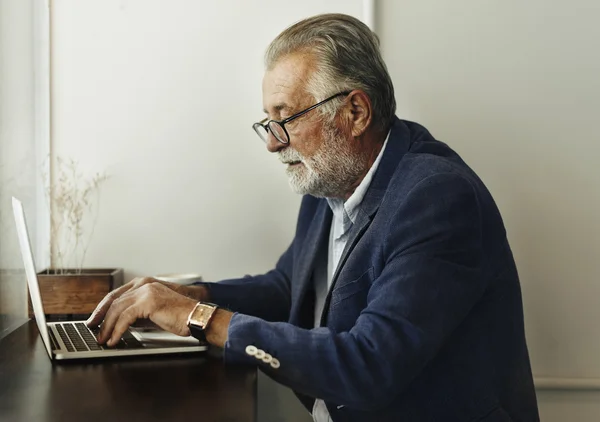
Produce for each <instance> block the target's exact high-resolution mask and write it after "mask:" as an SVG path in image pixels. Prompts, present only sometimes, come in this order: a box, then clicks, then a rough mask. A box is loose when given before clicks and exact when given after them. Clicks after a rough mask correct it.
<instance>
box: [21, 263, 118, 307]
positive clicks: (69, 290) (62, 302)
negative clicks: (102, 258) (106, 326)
mask: <svg viewBox="0 0 600 422" xmlns="http://www.w3.org/2000/svg"><path fill="white" fill-rule="evenodd" d="M65 272H66V273H67V274H56V273H55V271H54V270H52V269H47V270H44V271H42V272H40V273H38V280H39V283H40V293H41V296H42V304H43V306H44V313H45V314H46V315H47V316H48V317H50V318H52V317H53V316H54V317H63V316H65V317H68V316H78V317H82V316H85V315H89V314H91V313H92V311H93V310H94V309H95V308H96V305H98V302H100V301H101V300H102V298H103V297H104V296H106V294H107V293H108V292H110V291H111V290H113V289H115V288H117V287H119V286H121V285H122V284H123V269H122V268H91V269H89V268H85V269H83V271H82V273H81V274H76V273H75V270H71V269H67V270H65ZM28 297H29V295H28ZM28 301H29V305H28V306H29V307H28V309H29V317H33V309H32V307H31V299H29V300H28Z"/></svg>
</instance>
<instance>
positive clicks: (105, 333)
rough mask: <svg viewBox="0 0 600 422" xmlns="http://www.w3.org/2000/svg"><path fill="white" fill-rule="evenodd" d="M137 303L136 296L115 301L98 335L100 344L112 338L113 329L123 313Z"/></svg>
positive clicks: (128, 296)
mask: <svg viewBox="0 0 600 422" xmlns="http://www.w3.org/2000/svg"><path fill="white" fill-rule="evenodd" d="M134 302H135V295H129V294H128V295H123V296H121V297H120V298H118V299H117V300H115V301H114V302H113V303H112V304H111V306H110V308H109V309H108V311H107V312H106V316H105V317H104V322H103V323H102V326H101V327H100V332H99V333H98V337H97V340H98V343H100V344H103V343H106V340H108V339H109V338H111V336H112V332H113V329H114V327H115V324H116V323H117V320H118V319H119V316H120V315H121V313H122V312H123V311H124V310H125V309H127V308H128V307H129V306H131V304H133V303H134Z"/></svg>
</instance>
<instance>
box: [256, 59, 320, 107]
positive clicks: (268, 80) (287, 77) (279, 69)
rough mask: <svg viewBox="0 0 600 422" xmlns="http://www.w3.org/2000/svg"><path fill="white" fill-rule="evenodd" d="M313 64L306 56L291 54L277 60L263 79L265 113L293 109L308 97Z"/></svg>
mask: <svg viewBox="0 0 600 422" xmlns="http://www.w3.org/2000/svg"><path fill="white" fill-rule="evenodd" d="M313 71H314V62H313V59H312V58H311V56H309V55H308V54H291V55H288V56H285V57H283V58H282V59H280V60H278V61H277V62H276V63H275V65H274V66H273V67H272V68H271V69H268V70H267V71H266V72H265V76H264V78H263V86H262V88H263V107H264V110H265V112H266V113H269V114H271V113H276V112H278V111H281V110H283V109H286V108H289V109H291V108H293V107H294V106H297V105H298V104H299V103H302V102H303V100H304V99H305V98H306V97H307V96H309V94H308V93H307V92H306V85H307V82H308V78H309V77H310V75H311V73H312V72H313Z"/></svg>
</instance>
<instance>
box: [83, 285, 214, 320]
mask: <svg viewBox="0 0 600 422" xmlns="http://www.w3.org/2000/svg"><path fill="white" fill-rule="evenodd" d="M150 283H160V284H162V285H164V286H166V287H168V288H169V289H171V290H173V291H175V292H177V293H179V294H181V295H183V296H186V297H189V298H191V299H194V300H197V301H198V302H208V301H209V298H208V289H207V288H206V287H204V286H202V285H196V286H184V285H181V284H177V283H171V282H168V281H162V280H157V279H155V278H152V277H137V278H134V279H133V280H131V281H130V282H129V283H127V284H124V285H123V286H121V287H119V288H118V289H115V290H113V291H112V292H110V293H109V294H107V295H106V296H105V297H104V299H102V300H101V301H100V303H99V304H98V306H96V309H94V312H92V315H90V317H89V318H88V319H87V321H86V324H87V326H88V327H96V326H98V325H99V324H100V323H101V322H102V321H103V320H104V316H105V315H106V312H107V311H108V309H109V308H110V305H112V303H113V302H114V301H115V300H117V299H118V298H119V297H121V296H122V295H123V294H124V293H125V292H128V291H132V290H136V289H139V288H140V287H142V286H144V285H146V284H150Z"/></svg>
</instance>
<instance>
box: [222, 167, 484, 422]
mask: <svg viewBox="0 0 600 422" xmlns="http://www.w3.org/2000/svg"><path fill="white" fill-rule="evenodd" d="M389 227H390V230H389V231H388V232H387V234H383V233H382V239H383V240H382V241H383V243H382V248H383V251H384V252H383V255H384V258H385V262H384V265H383V267H382V268H381V271H380V272H379V274H375V277H376V278H375V279H374V281H373V283H372V285H371V287H370V288H369V292H368V295H367V306H366V308H365V309H363V310H362V312H361V313H360V315H359V317H358V319H357V320H356V323H355V325H354V326H353V327H352V328H351V329H350V330H349V331H347V332H333V331H331V330H330V329H329V328H327V327H321V328H315V329H312V330H306V329H301V328H298V327H295V326H292V325H290V324H287V323H281V322H266V321H264V320H262V319H259V318H256V317H252V316H248V315H243V314H241V313H237V314H234V316H233V318H232V320H231V324H230V326H229V330H228V340H227V342H226V344H225V351H224V358H225V360H226V362H240V363H254V364H257V363H258V365H260V367H261V369H262V370H263V371H264V372H266V373H267V374H268V375H270V376H272V377H273V378H274V379H276V380H277V381H279V382H281V383H283V384H284V385H287V386H289V387H290V388H292V389H294V390H296V391H297V392H299V393H302V394H305V395H308V396H310V397H317V398H320V399H324V400H325V401H328V402H330V403H334V404H337V405H345V406H348V407H350V408H354V409H358V410H365V411H369V410H377V409H380V408H383V407H385V406H387V405H388V404H389V403H390V402H391V401H392V400H393V399H394V398H395V397H397V395H398V394H400V393H401V392H402V391H403V390H404V389H406V387H407V386H408V384H409V383H410V382H411V380H413V379H414V378H415V377H416V376H417V375H418V374H419V373H420V371H422V370H423V368H424V367H425V366H426V365H427V363H428V362H429V361H430V360H431V359H432V358H433V357H434V356H435V355H436V353H437V352H438V350H440V348H441V347H442V346H443V344H444V342H445V341H447V339H448V337H449V336H450V335H451V333H452V332H453V330H454V329H455V328H456V327H457V326H458V325H459V324H460V323H461V321H462V320H463V319H464V318H465V316H466V315H467V314H468V312H469V310H470V309H471V308H472V307H473V306H474V304H475V303H476V302H477V301H478V300H479V299H480V297H481V296H482V294H483V292H484V289H485V286H484V281H483V279H482V277H481V273H482V270H481V267H482V252H481V217H480V207H479V204H478V200H477V196H476V194H475V191H474V188H473V187H472V186H471V184H470V183H469V181H467V180H466V179H465V178H463V177H461V176H459V175H456V174H436V175H433V176H429V177H428V178H426V179H424V180H422V181H421V182H419V183H418V184H417V185H416V186H415V187H413V189H412V190H411V191H410V193H409V194H408V195H407V196H406V198H405V199H403V200H402V201H401V202H399V203H398V206H397V210H395V211H394V215H393V217H392V220H391V221H390V224H389ZM248 345H254V346H256V347H257V348H259V349H262V350H264V351H265V352H267V353H269V354H270V355H272V356H273V357H275V358H277V360H278V361H279V363H280V365H279V367H278V368H277V369H275V368H273V367H272V366H271V365H269V364H268V363H263V362H260V361H258V360H257V359H256V357H252V356H249V355H248V354H247V353H246V352H245V349H246V347H247V346H248Z"/></svg>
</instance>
